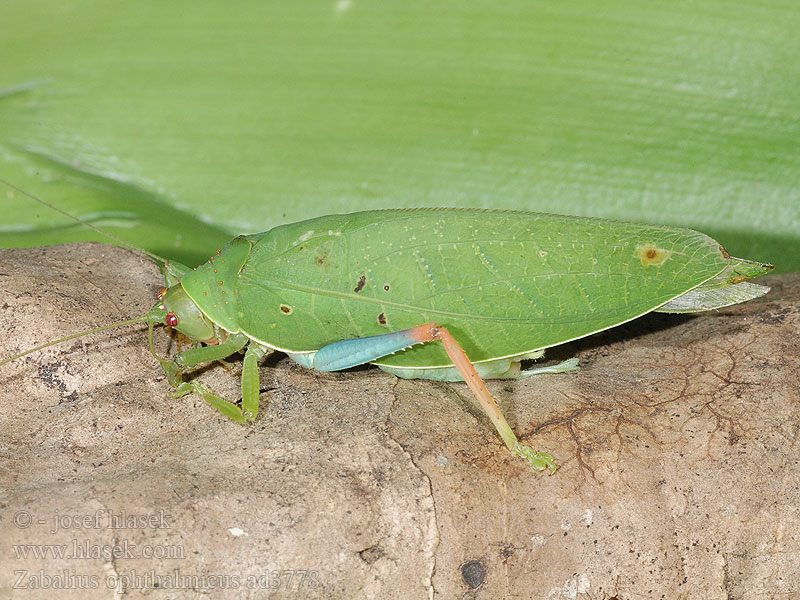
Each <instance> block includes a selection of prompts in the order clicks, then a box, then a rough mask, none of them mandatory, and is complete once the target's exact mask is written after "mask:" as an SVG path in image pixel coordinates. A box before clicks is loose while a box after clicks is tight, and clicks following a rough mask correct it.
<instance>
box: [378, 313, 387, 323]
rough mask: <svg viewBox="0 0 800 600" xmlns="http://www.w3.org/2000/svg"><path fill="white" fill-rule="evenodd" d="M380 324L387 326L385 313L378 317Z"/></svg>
mask: <svg viewBox="0 0 800 600" xmlns="http://www.w3.org/2000/svg"><path fill="white" fill-rule="evenodd" d="M378 323H380V324H381V325H386V315H385V314H384V313H381V314H379V315H378Z"/></svg>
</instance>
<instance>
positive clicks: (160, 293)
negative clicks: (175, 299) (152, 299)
mask: <svg viewBox="0 0 800 600" xmlns="http://www.w3.org/2000/svg"><path fill="white" fill-rule="evenodd" d="M166 294H167V288H161V291H160V292H158V299H159V300H163V299H164V296H165V295H166Z"/></svg>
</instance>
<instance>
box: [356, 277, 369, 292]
mask: <svg viewBox="0 0 800 600" xmlns="http://www.w3.org/2000/svg"><path fill="white" fill-rule="evenodd" d="M366 284H367V277H366V276H365V275H362V276H361V277H359V278H358V283H357V284H356V287H355V289H354V290H353V291H354V292H355V293H356V294H357V293H358V292H360V291H361V290H363V289H364V286H365V285H366Z"/></svg>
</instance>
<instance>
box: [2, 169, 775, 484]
mask: <svg viewBox="0 0 800 600" xmlns="http://www.w3.org/2000/svg"><path fill="white" fill-rule="evenodd" d="M3 183H5V184H6V185H8V186H9V187H11V188H12V189H14V190H17V191H18V192H20V193H22V194H24V195H26V196H28V197H30V198H32V199H33V200H35V201H37V202H40V203H42V204H44V205H45V206H49V207H50V208H53V209H55V210H58V212H61V213H62V214H67V213H64V212H63V211H60V210H59V209H56V208H55V207H52V206H51V205H49V204H48V203H46V202H44V201H42V200H40V199H38V198H36V197H34V196H31V195H30V194H28V193H27V192H25V191H23V190H21V189H19V188H17V187H16V186H13V185H12V184H9V183H7V182H3ZM67 216H70V217H71V218H73V219H76V220H78V221H79V222H82V223H83V221H81V220H80V219H77V218H76V217H72V216H71V215H68V214H67ZM84 224H86V223H84ZM86 225H88V224H86ZM89 226H90V227H92V226H91V225H89ZM100 232H101V233H103V234H104V235H109V234H107V233H106V232H103V231H102V230H100ZM110 237H113V236H110ZM114 239H115V240H116V241H117V242H121V240H119V239H117V238H114ZM122 243H123V245H125V246H128V247H131V246H130V244H126V243H124V242H122ZM145 253H146V254H148V255H149V256H151V257H152V258H154V259H156V260H158V261H161V262H163V263H164V268H163V272H164V276H165V281H166V287H165V288H164V289H163V290H162V291H161V293H160V294H159V296H158V299H157V300H156V301H155V304H154V305H153V307H152V309H151V310H150V311H149V312H147V313H146V314H144V315H141V316H139V317H135V318H132V319H129V320H126V321H121V322H118V323H112V324H109V325H105V326H103V327H99V328H96V329H92V330H90V331H84V332H80V333H76V334H73V335H71V336H67V337H65V338H62V339H60V340H55V341H52V342H49V343H47V344H43V345H41V346H37V347H36V348H32V349H30V350H28V351H26V352H23V353H20V354H17V355H15V356H11V357H8V358H5V359H3V360H2V361H0V365H2V364H6V363H8V362H10V361H12V360H15V359H17V358H20V357H22V356H25V355H27V354H30V353H32V352H36V351H37V350H41V349H42V348H45V347H48V346H51V345H53V344H57V343H60V342H63V341H66V340H71V339H74V338H76V337H79V336H82V335H87V334H89V333H96V332H99V331H104V330H107V329H110V328H112V327H118V326H121V325H126V324H131V323H147V324H148V325H149V331H148V340H149V345H150V350H151V352H152V354H153V356H154V357H155V359H156V360H157V361H158V362H159V364H160V365H161V367H162V369H163V370H164V373H165V374H166V376H167V380H168V382H169V385H170V386H171V388H172V392H171V393H170V395H171V396H172V397H174V398H177V397H181V396H184V395H186V394H189V393H197V394H199V395H200V396H201V397H202V398H204V399H205V400H206V401H207V402H208V403H209V404H210V405H211V406H213V407H214V408H216V409H217V410H218V411H219V412H221V413H222V414H223V415H225V416H227V417H229V418H231V419H233V420H234V421H238V422H245V423H246V422H249V421H253V420H254V419H255V418H256V417H257V415H258V406H259V389H260V386H259V371H258V361H259V359H261V358H262V357H263V356H264V355H265V354H266V353H267V352H268V351H273V350H277V351H281V352H285V353H286V354H287V355H288V356H289V357H291V358H292V359H293V360H294V361H296V362H298V363H299V364H301V365H303V366H304V367H307V368H310V369H316V370H318V371H338V370H341V369H347V368H350V367H354V366H357V365H361V364H365V363H373V364H376V365H377V366H378V367H380V368H381V369H383V370H385V371H388V372H389V373H392V374H394V375H396V376H398V377H402V378H408V379H433V380H439V381H465V382H466V383H467V385H468V386H469V388H470V390H471V391H472V392H473V394H474V395H475V398H476V399H477V400H478V402H479V403H480V405H481V407H482V408H483V410H484V411H485V412H486V414H487V415H488V417H489V418H490V420H491V421H492V423H493V424H494V426H495V428H496V429H497V432H498V433H499V434H500V437H501V438H502V439H503V441H504V442H505V444H506V446H507V447H508V449H509V450H510V451H511V452H512V453H514V454H516V455H518V456H520V457H522V458H524V459H525V460H527V461H528V462H529V463H530V465H531V466H533V467H534V468H535V469H537V470H543V469H549V470H550V472H554V471H555V470H556V468H557V467H556V464H555V461H554V459H553V457H552V456H551V455H550V454H548V453H547V452H541V451H535V450H533V449H532V448H530V447H529V446H528V445H526V444H525V443H523V442H522V441H520V440H519V439H518V438H517V436H516V435H515V434H514V432H513V431H512V429H511V427H510V426H509V424H508V423H507V422H506V419H505V417H504V416H503V413H502V412H501V410H500V408H499V407H498V405H497V403H496V402H495V400H494V398H493V397H492V395H491V394H490V393H489V391H488V389H487V388H486V386H485V385H484V382H483V380H484V379H517V378H521V377H529V376H531V375H535V374H540V373H561V372H566V371H571V370H574V369H577V360H576V359H570V360H566V361H564V362H562V363H560V364H558V365H555V366H549V367H547V366H546V367H538V368H530V369H522V367H521V363H522V361H524V360H529V359H536V358H540V357H542V356H543V355H544V351H545V349H547V348H550V347H553V346H556V345H559V344H562V343H565V342H568V341H571V340H575V339H578V338H582V337H585V336H588V335H591V334H593V333H596V332H599V331H603V330H606V329H609V328H611V327H615V326H617V325H620V324H622V323H625V322H627V321H630V320H632V319H635V318H637V317H640V316H642V315H644V314H647V313H649V312H652V311H658V312H677V313H682V312H699V311H707V310H713V309H718V308H722V307H725V306H730V305H732V304H737V303H740V302H745V301H747V300H751V299H754V298H758V297H760V296H762V295H764V294H765V293H766V292H767V291H768V290H769V288H767V287H765V286H762V285H758V284H754V283H750V282H749V281H748V280H749V279H751V278H753V277H756V276H758V275H762V274H764V273H766V272H767V271H769V270H771V269H772V268H773V267H772V265H769V264H762V263H758V262H753V261H748V260H743V259H738V258H733V257H731V256H730V255H729V254H728V253H727V252H726V251H725V249H724V248H723V247H722V246H721V245H720V244H719V243H718V242H716V241H715V240H713V239H712V238H710V237H708V236H706V235H704V234H702V233H699V232H697V231H693V230H690V229H683V228H678V227H665V226H655V225H641V224H634V223H626V222H618V221H610V220H603V219H595V218H586V217H571V216H562V215H551V214H543V213H528V212H520V211H502V210H479V209H452V208H451V209H447V208H446V209H396V210H371V211H365V212H358V213H353V214H344V215H329V216H324V217H317V218H314V219H309V220H306V221H302V222H299V223H293V224H288V225H280V226H278V227H275V228H273V229H271V230H269V231H267V232H264V233H258V234H253V235H242V236H239V237H236V238H234V239H233V240H231V241H230V242H229V243H228V244H227V245H226V246H225V247H224V248H222V249H221V250H219V251H218V252H216V254H215V255H214V256H212V257H211V259H210V260H209V261H208V262H206V263H205V264H202V265H200V266H198V267H196V268H194V269H191V268H188V267H185V266H183V265H180V264H177V263H174V262H170V261H166V260H164V259H162V258H161V257H159V256H156V255H154V254H152V253H149V252H145ZM158 324H160V325H166V326H168V327H172V328H174V329H176V330H178V331H179V332H181V333H182V334H184V335H186V336H187V337H188V338H190V340H192V342H193V348H192V349H189V350H185V351H182V352H179V353H177V354H176V355H175V356H174V357H173V358H164V357H161V356H159V355H158V354H157V353H156V351H155V349H154V348H153V328H154V326H155V325H158ZM239 351H244V361H243V366H242V378H241V389H242V399H241V404H239V403H233V402H228V401H226V400H225V399H223V398H221V397H219V396H218V395H216V394H215V393H214V392H213V391H212V390H211V389H209V388H208V387H207V386H205V385H204V384H202V383H200V382H198V381H193V380H191V379H190V378H187V377H186V374H187V371H189V370H191V369H193V368H194V367H197V366H198V365H200V364H202V363H207V362H211V361H218V360H223V359H225V358H226V357H228V356H230V355H232V354H234V353H236V352H239ZM187 379H188V380H187Z"/></svg>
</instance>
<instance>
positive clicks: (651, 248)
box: [636, 242, 672, 267]
mask: <svg viewBox="0 0 800 600" xmlns="http://www.w3.org/2000/svg"><path fill="white" fill-rule="evenodd" d="M670 254H672V250H664V249H663V248H658V247H657V246H656V245H655V244H653V243H652V242H648V243H647V244H642V245H641V246H636V256H638V257H639V260H640V261H642V266H643V267H650V266H655V267H660V266H661V265H663V264H664V263H665V262H667V259H668V258H669V255H670Z"/></svg>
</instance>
